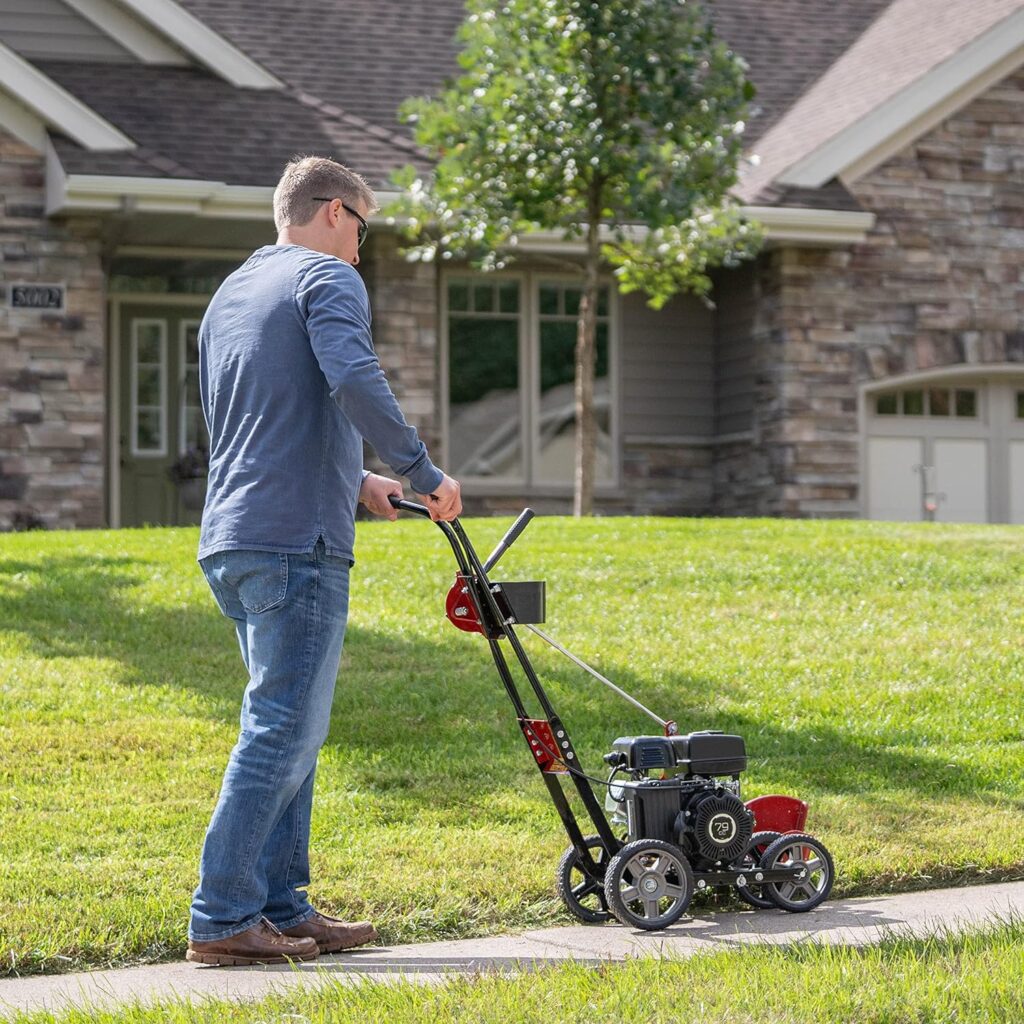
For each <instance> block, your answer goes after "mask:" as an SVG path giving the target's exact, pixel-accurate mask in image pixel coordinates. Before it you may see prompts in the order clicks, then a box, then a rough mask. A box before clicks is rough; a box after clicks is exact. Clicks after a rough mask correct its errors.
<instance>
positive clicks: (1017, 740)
mask: <svg viewBox="0 0 1024 1024" xmlns="http://www.w3.org/2000/svg"><path fill="white" fill-rule="evenodd" d="M506 526H507V521H506V520H501V521H496V520H477V521H469V522H468V523H467V528H468V529H469V531H470V535H471V536H472V537H473V538H474V539H475V540H476V541H477V543H478V546H479V547H480V548H481V550H482V551H485V552H486V551H487V550H489V549H490V547H491V545H492V544H493V542H494V541H495V540H496V539H497V537H498V536H500V534H501V533H502V532H503V530H504V528H505V527H506ZM196 541H197V536H196V532H195V531H194V530H143V531H116V532H113V531H111V532H79V533H30V534H8V535H4V536H0V971H7V972H14V971H16V972H18V973H28V972H32V971H41V970H44V971H58V970H69V969H73V968H80V967H83V966H88V965H105V964H113V963H127V962H134V961H143V960H147V961H155V960H161V959H168V958H175V957H178V956H181V955H182V954H183V951H184V947H185V941H186V939H185V936H186V926H187V912H188V905H189V901H190V897H191V892H192V889H193V888H194V886H195V882H196V866H197V860H198V855H199V849H200V845H201V842H202V837H203V832H204V830H205V827H206V824H207V822H208V820H209V815H210V812H211V810H212V808H213V804H214V801H215V800H216V796H217V790H218V786H219V783H220V778H221V774H222V772H223V768H224V764H225V761H226V758H227V755H228V752H229V751H230V749H231V746H232V744H233V743H234V740H235V735H236V729H237V720H238V711H239V700H240V697H241V693H242V688H243V686H244V682H245V677H244V670H243V667H242V663H241V659H240V657H239V655H238V651H237V647H236V644H235V640H234V633H233V629H232V627H231V624H230V623H229V622H228V621H227V620H226V619H223V618H221V617H220V615H219V613H218V612H217V610H216V607H215V605H214V603H213V600H212V598H211V597H210V595H209V593H208V591H207V589H206V584H205V582H204V581H203V579H202V575H201V573H200V572H199V569H198V567H197V566H196V564H195V562H194V552H195V548H196ZM357 556H358V558H359V562H358V564H357V565H356V568H355V570H354V574H353V598H352V617H351V620H350V626H349V634H348V639H347V642H346V648H345V656H344V660H343V665H342V672H341V677H340V681H339V685H338V693H337V697H336V699H335V705H334V712H333V716H332V723H331V732H330V737H329V739H328V742H327V745H326V747H325V749H324V751H323V753H322V755H321V760H320V769H319V772H318V776H317V803H316V808H315V815H314V822H313V833H314V834H313V850H314V855H313V885H312V886H311V888H310V893H311V896H312V897H313V899H314V901H315V902H316V904H317V905H318V906H320V907H321V908H322V909H324V910H325V911H327V912H331V913H334V912H337V913H339V914H342V915H345V916H350V917H364V916H369V917H372V918H373V919H374V920H375V921H376V922H377V923H378V925H379V927H380V929H381V932H382V936H383V938H384V939H385V941H387V942H388V943H397V942H407V941H416V940H426V939H436V938H441V937H452V936H469V935H475V934H484V933H487V932H493V931H497V930H511V929H516V928H521V927H525V926H530V925H539V924H552V923H556V922H558V921H564V920H567V918H566V916H565V915H564V913H563V911H562V909H561V907H560V904H559V903H558V902H557V901H556V900H555V897H554V891H553V881H554V869H555V865H556V863H557V859H558V856H559V854H560V852H561V850H562V849H563V847H564V846H565V838H564V836H563V834H562V833H561V826H560V824H559V822H558V819H557V817H556V815H555V813H554V810H553V809H552V808H551V806H550V804H549V802H548V800H547V796H546V793H545V790H544V787H543V785H542V783H541V781H540V778H539V776H538V775H537V772H536V769H535V768H534V766H533V764H532V761H531V759H530V757H529V756H528V754H527V752H526V750H525V747H524V744H523V740H522V738H521V735H520V733H519V731H518V729H517V727H516V725H515V722H514V720H513V718H512V712H511V707H510V706H509V704H508V701H507V698H506V696H505V694H504V691H503V689H502V687H501V685H500V682H499V681H498V678H497V676H496V675H495V673H494V671H493V667H492V666H491V664H490V661H489V655H488V652H487V648H486V644H485V643H484V642H483V641H482V639H481V638H480V637H477V636H471V635H467V634H463V633H460V632H458V631H457V630H455V629H454V628H453V627H451V626H450V625H449V624H448V623H447V622H446V621H445V620H444V618H443V597H444V594H445V592H446V591H447V588H448V586H449V584H450V582H451V579H452V574H453V571H454V565H453V562H452V558H451V552H450V549H449V548H448V546H447V544H446V542H445V541H444V538H443V537H442V536H441V533H440V531H438V530H437V529H436V528H435V527H433V526H432V525H431V524H430V523H427V522H424V521H422V520H418V519H410V520H407V521H403V522H401V523H399V524H396V525H392V524H388V523H383V522H380V523H365V524H361V525H360V527H359V541H358V551H357ZM499 575H506V576H507V578H509V579H546V580H547V581H548V623H547V626H546V628H547V629H548V630H549V631H550V632H551V633H552V634H553V635H554V636H555V637H556V638H557V639H559V640H561V641H562V642H563V643H565V644H566V645H567V646H568V647H569V648H570V649H572V650H573V651H575V652H576V653H577V654H579V655H580V656H581V657H583V658H584V659H585V660H588V661H590V662H591V663H592V664H594V665H596V667H598V668H599V669H601V670H602V671H603V672H604V673H605V674H606V675H608V676H610V677H611V678H612V679H614V680H615V681H616V682H617V683H618V684H619V685H620V686H622V687H624V688H625V689H626V690H627V691H629V692H631V693H633V694H635V695H636V696H637V697H638V698H639V699H641V700H642V701H644V702H645V703H647V704H648V705H649V706H651V707H652V708H654V709H655V710H657V711H659V712H660V713H661V714H663V715H665V716H666V717H671V718H675V719H677V720H678V722H679V724H680V726H681V728H682V729H684V730H686V731H690V730H694V729H705V728H718V729H724V730H727V731H735V732H737V733H739V734H740V735H742V736H743V737H744V738H745V739H746V743H747V749H748V753H749V755H750V768H749V770H748V772H747V773H746V775H745V786H746V793H745V795H747V796H754V795H757V794H760V793H768V792H783V793H792V794H794V795H797V796H800V797H802V798H803V799H805V800H807V801H808V802H809V803H810V805H811V817H810V821H809V827H810V828H811V829H812V830H813V831H814V832H815V833H816V834H818V835H819V836H820V837H821V838H822V839H824V840H825V842H826V843H827V844H828V845H829V847H830V848H831V849H832V851H833V854H834V856H835V859H836V863H837V867H838V872H839V877H838V881H837V885H836V894H837V895H851V894H856V893H877V892H884V891H891V890H901V889H902V890H906V889H912V888H916V887H924V886H933V885H940V884H950V883H954V882H978V881H985V880H989V879H1007V878H1021V877H1024V842H1022V838H1024V837H1022V830H1021V825H1020V822H1021V812H1022V810H1024V745H1022V742H1021V718H1022V714H1024V646H1022V620H1024V531H1022V530H1021V529H1020V528H1015V527H999V526H983V527H945V526H935V525H893V524H880V523H863V522H831V523H826V522H792V521H789V522H786V521H756V520H685V519H676V520H673V519H598V520H587V521H580V522H575V521H572V520H567V519H558V518H551V519H539V520H537V521H535V522H534V523H533V524H532V525H531V526H530V528H529V530H528V531H527V532H526V534H525V535H524V536H523V537H522V539H521V540H520V541H519V542H518V543H517V545H516V547H515V548H514V549H513V550H512V552H510V553H509V554H508V555H506V557H505V561H504V562H503V563H502V569H501V573H499ZM527 642H528V646H529V648H530V650H531V651H533V652H536V663H537V665H538V667H539V668H540V669H541V671H542V673H543V674H544V677H545V679H546V680H548V682H549V685H550V690H551V693H552V695H553V698H554V699H555V702H556V704H557V706H558V707H559V709H560V711H561V712H562V714H563V717H564V718H565V719H566V721H567V724H568V725H569V727H570V728H571V729H572V730H573V734H574V738H575V739H576V743H577V747H578V748H579V750H580V752H581V756H582V757H583V759H584V765H585V766H587V767H589V768H591V769H595V770H596V769H598V768H600V767H602V766H601V764H600V760H599V758H600V755H601V754H602V753H604V752H605V751H606V750H607V749H608V745H609V743H610V742H611V740H612V739H613V738H614V737H616V736H618V735H626V734H631V733H637V732H647V731H649V727H650V726H652V725H653V723H650V722H649V721H648V720H647V719H646V718H644V717H643V716H642V715H640V714H639V713H638V712H636V711H635V710H634V709H633V708H631V707H630V706H629V705H627V704H625V703H623V702H622V701H620V700H619V699H618V698H616V697H615V696H614V695H613V694H611V693H609V692H608V691H607V690H605V689H604V688H603V687H600V686H599V684H597V683H596V682H594V681H593V680H591V679H590V677H588V676H587V675H586V674H585V673H583V672H582V671H580V670H579V669H577V668H575V667H574V666H572V665H571V664H570V663H569V662H567V661H565V660H564V659H562V658H561V657H560V656H559V655H558V654H557V653H555V652H554V651H552V650H550V648H546V647H543V646H542V645H541V644H540V643H539V641H537V640H536V639H535V638H533V637H530V638H529V639H528V641H527ZM705 909H710V908H708V906H707V904H701V903H699V902H696V901H695V904H694V912H697V913H701V912H704V910H705Z"/></svg>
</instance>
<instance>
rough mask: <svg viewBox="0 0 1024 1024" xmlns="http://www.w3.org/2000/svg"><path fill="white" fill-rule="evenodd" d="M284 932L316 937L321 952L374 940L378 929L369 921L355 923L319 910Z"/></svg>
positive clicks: (335, 950)
mask: <svg viewBox="0 0 1024 1024" xmlns="http://www.w3.org/2000/svg"><path fill="white" fill-rule="evenodd" d="M284 934H285V935H289V936H292V937H293V938H299V937H303V936H305V937H308V938H311V939H315V940H316V944H317V947H318V948H319V950H320V952H321V953H338V952H340V951H341V950H343V949H351V948H352V947H353V946H362V945H364V944H365V943H367V942H373V940H374V939H375V938H377V929H376V928H374V927H373V925H372V924H370V922H369V921H356V922H355V923H354V924H353V923H349V922H346V921H339V920H338V918H336V917H328V916H327V915H326V914H321V913H319V912H318V913H314V914H313V916H312V917H311V918H309V919H308V920H307V921H303V922H302V923H301V924H297V925H295V927H294V928H286V929H285V930H284Z"/></svg>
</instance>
